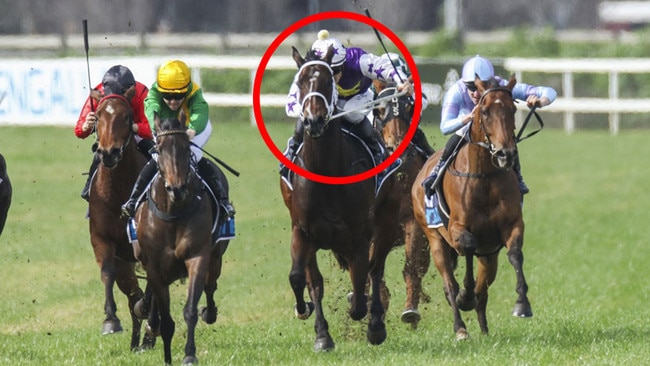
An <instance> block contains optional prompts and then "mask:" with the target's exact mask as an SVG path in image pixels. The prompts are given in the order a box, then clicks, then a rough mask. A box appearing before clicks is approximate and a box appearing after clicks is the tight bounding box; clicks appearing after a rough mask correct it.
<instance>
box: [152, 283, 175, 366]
mask: <svg viewBox="0 0 650 366" xmlns="http://www.w3.org/2000/svg"><path fill="white" fill-rule="evenodd" d="M152 272H153V271H149V272H147V282H148V283H149V284H150V285H151V288H152V290H153V294H154V307H153V308H154V309H156V310H157V311H156V313H158V315H159V316H160V337H161V338H162V340H163V354H164V359H165V364H166V365H171V363H172V338H173V337H174V331H175V330H176V324H175V323H174V319H173V318H172V316H171V314H170V304H169V301H170V300H169V287H168V286H165V285H163V284H162V283H161V282H160V280H159V278H160V277H161V276H160V275H159V274H157V275H155V276H154V274H153V273H152ZM153 313H154V312H153V311H152V315H153ZM150 325H151V324H150ZM151 326H152V328H153V325H151Z"/></svg>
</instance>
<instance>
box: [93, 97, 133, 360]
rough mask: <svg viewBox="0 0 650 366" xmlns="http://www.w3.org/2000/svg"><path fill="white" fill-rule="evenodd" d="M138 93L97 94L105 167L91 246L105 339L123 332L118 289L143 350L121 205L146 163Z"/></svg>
mask: <svg viewBox="0 0 650 366" xmlns="http://www.w3.org/2000/svg"><path fill="white" fill-rule="evenodd" d="M120 92H121V91H120ZM134 93H135V87H131V88H129V89H128V90H127V91H126V92H125V93H124V95H122V94H120V93H117V92H116V93H113V92H112V91H111V88H110V87H109V86H106V87H105V88H104V93H101V92H100V91H98V90H92V91H91V97H92V98H93V99H94V100H95V102H96V103H97V104H96V105H97V111H96V116H97V123H96V134H97V141H96V150H95V154H96V155H97V156H98V157H99V159H100V164H99V166H98V169H97V173H96V174H95V176H94V177H93V178H92V182H91V186H90V187H91V188H90V197H89V199H88V216H89V217H88V219H89V226H90V242H91V244H92V247H93V251H94V253H95V261H96V262H97V265H98V266H99V268H100V272H101V279H102V283H103V284H104V297H105V302H104V312H105V314H106V318H105V320H104V323H103V327H102V333H103V334H112V333H116V332H121V331H122V325H121V322H120V319H119V318H118V317H117V314H116V313H117V307H116V304H115V298H114V296H113V287H114V285H115V284H117V286H118V287H119V289H120V290H121V291H122V293H124V294H125V295H126V297H127V298H128V304H129V312H130V315H131V323H132V329H131V349H132V350H136V349H138V347H139V338H140V328H141V323H142V321H141V320H140V319H138V317H137V316H136V315H135V314H134V312H133V309H134V306H135V304H136V302H137V301H138V300H139V299H140V298H141V297H142V295H143V292H142V289H141V288H140V286H139V284H138V278H137V276H136V271H135V265H136V263H137V260H136V258H135V256H134V254H133V248H132V246H131V244H130V243H129V239H128V237H127V234H126V229H125V228H126V220H125V219H123V218H121V217H120V213H121V211H120V205H121V204H122V202H125V201H126V200H127V199H128V198H129V194H130V193H131V189H132V187H133V184H134V183H135V180H136V178H137V177H138V174H139V173H140V170H141V169H142V167H143V166H144V164H145V163H146V158H145V157H144V156H143V155H142V154H141V153H140V152H138V151H137V149H136V141H135V137H134V132H133V124H134V122H133V111H132V110H131V106H130V104H129V102H128V100H130V98H131V97H132V96H133V94H134ZM143 342H145V340H143Z"/></svg>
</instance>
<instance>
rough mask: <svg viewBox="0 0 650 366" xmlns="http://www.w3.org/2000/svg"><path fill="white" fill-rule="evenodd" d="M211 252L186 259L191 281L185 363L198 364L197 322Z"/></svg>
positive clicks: (188, 286) (185, 309)
mask: <svg viewBox="0 0 650 366" xmlns="http://www.w3.org/2000/svg"><path fill="white" fill-rule="evenodd" d="M209 255H210V254H209V253H204V254H203V255H200V256H198V257H195V258H192V259H190V260H186V261H185V265H186V266H187V273H188V274H189V281H188V285H187V302H186V303H185V307H184V308H183V317H184V319H185V324H187V339H186V341H185V357H184V358H183V365H192V364H197V363H198V362H199V360H198V359H197V358H196V341H195V335H196V334H195V332H196V323H197V322H198V321H199V313H198V310H197V307H198V304H199V299H201V293H203V289H204V283H205V279H206V277H208V276H207V271H208V266H209V264H210V260H209Z"/></svg>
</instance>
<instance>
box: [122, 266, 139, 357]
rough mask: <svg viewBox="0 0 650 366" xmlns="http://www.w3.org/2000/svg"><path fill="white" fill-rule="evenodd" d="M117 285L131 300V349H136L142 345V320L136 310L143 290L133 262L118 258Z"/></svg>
mask: <svg viewBox="0 0 650 366" xmlns="http://www.w3.org/2000/svg"><path fill="white" fill-rule="evenodd" d="M115 263H116V267H117V277H116V283H117V287H119V289H120V290H121V291H122V293H124V294H125V295H126V297H127V299H128V301H129V313H130V315H131V324H132V326H133V328H132V329H131V350H132V351H136V350H138V349H139V347H140V331H141V328H142V320H140V318H139V317H138V316H137V315H136V312H135V311H134V309H135V306H136V303H137V302H138V301H139V300H140V299H142V297H143V292H142V289H140V286H139V284H138V278H137V277H136V275H135V269H134V264H133V263H128V262H126V261H124V260H122V259H119V258H118V259H117V260H116V262H115Z"/></svg>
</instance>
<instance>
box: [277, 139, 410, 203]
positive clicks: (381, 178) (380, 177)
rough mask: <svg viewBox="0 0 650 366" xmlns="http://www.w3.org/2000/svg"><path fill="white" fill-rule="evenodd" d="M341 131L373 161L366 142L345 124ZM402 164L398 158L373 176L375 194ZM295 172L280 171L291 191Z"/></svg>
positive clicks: (298, 150)
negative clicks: (382, 171) (380, 172)
mask: <svg viewBox="0 0 650 366" xmlns="http://www.w3.org/2000/svg"><path fill="white" fill-rule="evenodd" d="M341 132H343V133H345V134H346V135H348V136H350V137H351V138H352V140H353V141H356V142H357V143H358V144H360V145H361V146H362V147H363V149H364V150H365V151H366V153H367V154H368V157H369V159H370V161H371V162H373V164H375V163H374V160H373V154H372V150H370V147H369V146H368V144H367V143H366V142H365V141H364V140H363V139H362V138H361V137H359V136H358V135H357V134H355V133H354V132H352V131H351V130H350V129H349V128H347V127H345V126H341ZM302 146H303V143H300V146H298V149H296V153H295V154H294V155H293V158H292V160H291V162H293V163H295V161H296V159H297V158H298V153H299V152H300V150H302ZM401 165H402V159H400V158H398V159H397V160H396V161H395V163H393V165H391V166H390V167H389V168H388V169H387V171H386V172H385V173H383V174H377V175H376V176H375V178H374V179H375V196H376V195H378V194H379V191H380V190H381V187H382V186H383V184H384V183H385V182H386V180H387V178H388V177H389V176H390V175H391V174H393V173H394V172H395V171H397V169H398V168H399V167H400V166H401ZM375 166H376V165H375ZM295 175H296V173H294V172H293V171H292V170H291V169H284V171H281V172H280V177H281V179H282V180H283V181H284V183H286V185H287V187H289V189H290V190H292V191H293V184H292V183H291V182H292V181H293V178H294V177H295Z"/></svg>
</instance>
